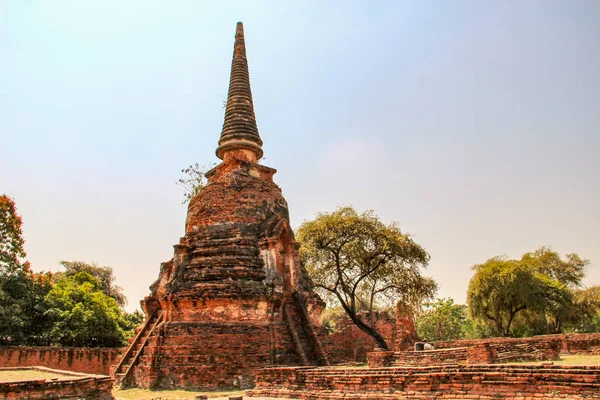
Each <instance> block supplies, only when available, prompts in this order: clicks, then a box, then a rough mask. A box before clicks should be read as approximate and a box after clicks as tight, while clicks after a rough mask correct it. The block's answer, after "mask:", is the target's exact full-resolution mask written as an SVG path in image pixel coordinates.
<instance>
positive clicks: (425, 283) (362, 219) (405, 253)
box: [297, 207, 437, 349]
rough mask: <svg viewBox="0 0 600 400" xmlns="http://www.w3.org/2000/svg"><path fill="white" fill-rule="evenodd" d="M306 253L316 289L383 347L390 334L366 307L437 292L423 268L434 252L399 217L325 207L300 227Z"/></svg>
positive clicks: (419, 298)
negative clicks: (373, 320) (327, 210)
mask: <svg viewBox="0 0 600 400" xmlns="http://www.w3.org/2000/svg"><path fill="white" fill-rule="evenodd" d="M297 234H298V239H299V241H300V242H301V243H302V246H301V248H300V257H301V261H302V263H303V265H305V266H306V269H307V272H308V274H309V276H310V279H311V281H312V284H313V286H314V288H315V290H316V291H317V292H318V293H319V294H321V295H322V296H323V297H324V298H326V299H327V300H328V301H329V302H330V303H332V302H334V301H335V302H339V304H340V305H341V306H342V308H343V309H344V311H345V312H346V313H347V314H348V316H349V317H350V319H351V320H352V322H353V323H354V324H355V325H356V326H357V327H358V328H360V329H361V330H363V331H364V332H366V333H367V334H369V335H370V336H372V337H373V338H374V339H375V340H376V341H377V343H378V345H379V346H380V347H381V348H384V349H387V348H388V345H387V343H386V342H385V339H384V338H383V337H382V336H381V334H380V333H379V332H378V331H377V329H376V328H375V326H374V324H373V323H371V324H369V323H368V321H364V320H363V319H362V318H361V316H360V315H359V312H360V311H367V312H368V313H369V314H371V315H372V312H373V310H374V308H375V307H376V306H377V305H379V306H388V307H389V306H393V305H394V304H395V303H396V302H398V301H403V302H404V303H409V304H416V303H421V302H422V301H423V300H424V299H427V298H432V297H433V295H434V294H435V292H436V290H437V284H436V283H435V282H434V281H433V279H431V278H427V277H424V276H423V275H422V274H421V270H422V269H423V268H424V267H425V266H426V265H427V263H428V261H429V254H427V252H426V251H425V250H424V249H423V248H422V247H421V246H419V245H418V244H416V243H415V242H414V241H413V240H412V239H411V238H410V236H409V235H407V234H404V233H402V231H401V230H400V228H399V227H398V225H397V224H396V223H391V224H388V225H386V224H384V223H383V222H381V221H380V220H379V218H378V217H377V216H376V215H375V214H374V213H373V211H366V212H364V213H361V214H359V213H357V212H356V211H355V210H354V209H353V208H352V207H342V208H338V209H337V210H335V211H333V212H331V213H319V214H318V215H317V217H316V218H315V219H314V220H312V221H306V222H304V223H303V224H302V225H301V226H300V228H298V231H297Z"/></svg>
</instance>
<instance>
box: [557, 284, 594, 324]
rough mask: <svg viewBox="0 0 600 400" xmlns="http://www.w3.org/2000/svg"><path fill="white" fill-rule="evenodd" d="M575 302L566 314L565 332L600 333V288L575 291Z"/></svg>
mask: <svg viewBox="0 0 600 400" xmlns="http://www.w3.org/2000/svg"><path fill="white" fill-rule="evenodd" d="M572 295H573V302H572V304H571V307H570V308H569V309H568V310H567V312H566V313H565V314H566V315H565V319H564V330H565V331H568V332H577V333H590V332H600V286H592V287H589V288H585V289H574V290H573V292H572Z"/></svg>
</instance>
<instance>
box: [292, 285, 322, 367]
mask: <svg viewBox="0 0 600 400" xmlns="http://www.w3.org/2000/svg"><path fill="white" fill-rule="evenodd" d="M283 313H284V318H285V321H286V322H287V325H288V328H289V329H290V333H291V335H292V340H293V341H294V347H295V348H296V353H297V354H298V358H299V361H300V364H301V365H322V366H327V365H329V360H328V358H327V354H326V353H325V351H324V350H323V348H322V347H321V343H320V341H319V339H318V337H317V334H316V332H315V331H314V329H313V327H312V325H311V323H310V320H309V318H308V313H307V311H306V308H305V306H304V301H303V299H302V297H301V295H300V293H298V292H294V293H293V294H291V295H287V296H285V302H284V306H283Z"/></svg>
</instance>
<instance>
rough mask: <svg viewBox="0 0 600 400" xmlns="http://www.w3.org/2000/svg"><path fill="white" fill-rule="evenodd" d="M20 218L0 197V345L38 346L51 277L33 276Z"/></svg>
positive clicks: (15, 210)
mask: <svg viewBox="0 0 600 400" xmlns="http://www.w3.org/2000/svg"><path fill="white" fill-rule="evenodd" d="M21 225H22V219H21V217H20V216H19V215H18V214H17V208H16V205H15V203H14V201H13V200H12V199H11V198H10V197H8V196H6V195H5V194H3V195H1V196H0V343H2V344H39V340H40V337H41V334H42V331H43V330H44V328H45V326H46V322H45V320H44V318H43V313H44V309H43V304H42V303H43V302H42V300H43V298H44V296H45V294H46V293H47V292H48V290H49V289H50V274H48V273H34V272H32V271H31V268H30V265H29V263H28V262H26V261H23V260H22V259H23V258H24V257H25V256H26V253H25V249H24V243H25V240H24V239H23V234H22V230H21Z"/></svg>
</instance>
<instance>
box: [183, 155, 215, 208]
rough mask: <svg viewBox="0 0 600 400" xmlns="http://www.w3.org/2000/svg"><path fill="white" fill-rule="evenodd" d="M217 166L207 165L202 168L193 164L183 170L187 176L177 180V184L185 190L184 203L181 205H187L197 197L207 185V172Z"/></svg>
mask: <svg viewBox="0 0 600 400" xmlns="http://www.w3.org/2000/svg"><path fill="white" fill-rule="evenodd" d="M214 166H215V164H207V165H204V166H202V167H200V165H199V164H198V163H195V164H192V165H190V166H189V167H187V168H184V169H182V170H181V172H182V173H183V174H184V175H185V176H184V177H183V178H179V179H178V180H177V182H176V183H177V184H178V185H179V186H180V187H181V188H182V189H183V201H182V202H181V204H187V203H189V202H190V200H192V198H194V196H196V195H197V194H198V193H200V191H201V190H202V188H204V186H205V185H206V182H207V181H206V172H207V171H209V170H210V169H212V168H213V167H214Z"/></svg>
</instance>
